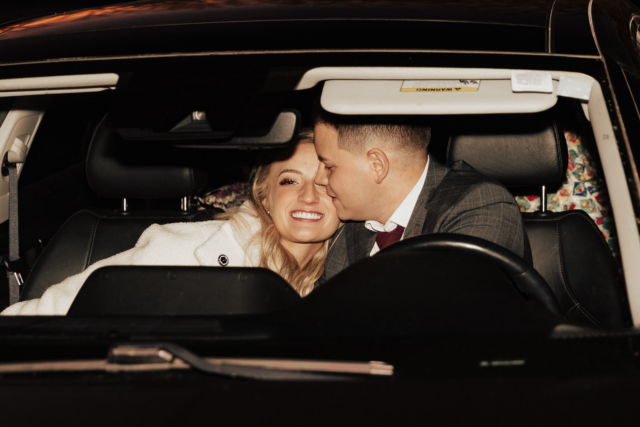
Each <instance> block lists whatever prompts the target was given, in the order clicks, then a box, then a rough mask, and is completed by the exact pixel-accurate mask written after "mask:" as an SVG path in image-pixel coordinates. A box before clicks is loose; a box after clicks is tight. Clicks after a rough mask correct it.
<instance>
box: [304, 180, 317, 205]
mask: <svg viewBox="0 0 640 427" xmlns="http://www.w3.org/2000/svg"><path fill="white" fill-rule="evenodd" d="M300 201H301V202H304V203H307V204H309V205H312V204H316V203H318V202H319V201H320V196H319V195H318V190H317V188H316V185H315V183H313V182H309V183H307V184H305V186H304V187H303V188H302V192H301V193H300Z"/></svg>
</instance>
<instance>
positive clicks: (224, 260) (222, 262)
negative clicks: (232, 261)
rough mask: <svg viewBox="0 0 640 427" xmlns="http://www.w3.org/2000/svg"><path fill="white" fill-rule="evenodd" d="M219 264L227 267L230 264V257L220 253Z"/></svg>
mask: <svg viewBox="0 0 640 427" xmlns="http://www.w3.org/2000/svg"><path fill="white" fill-rule="evenodd" d="M218 264H220V265H221V266H223V267H226V266H227V265H229V257H228V256H226V255H224V254H223V255H220V256H219V257H218Z"/></svg>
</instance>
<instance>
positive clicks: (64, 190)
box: [0, 67, 640, 329]
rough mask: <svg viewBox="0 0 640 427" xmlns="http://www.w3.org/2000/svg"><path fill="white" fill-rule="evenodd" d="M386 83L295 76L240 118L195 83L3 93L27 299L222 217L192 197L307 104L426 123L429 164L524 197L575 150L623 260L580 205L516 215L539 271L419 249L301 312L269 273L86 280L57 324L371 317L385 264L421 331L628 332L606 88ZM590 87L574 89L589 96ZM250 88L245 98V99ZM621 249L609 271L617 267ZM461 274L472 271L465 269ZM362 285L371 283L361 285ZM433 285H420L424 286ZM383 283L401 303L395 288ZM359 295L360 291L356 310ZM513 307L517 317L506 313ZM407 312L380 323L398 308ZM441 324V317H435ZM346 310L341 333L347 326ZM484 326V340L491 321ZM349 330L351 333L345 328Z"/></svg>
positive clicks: (5, 241)
mask: <svg viewBox="0 0 640 427" xmlns="http://www.w3.org/2000/svg"><path fill="white" fill-rule="evenodd" d="M394 70H395V71H394ZM397 70H398V69H384V68H382V67H379V68H375V67H373V68H372V69H371V70H369V71H368V72H367V73H363V72H361V71H362V70H357V69H354V68H348V67H345V68H344V69H340V67H334V68H326V69H322V68H315V69H312V70H308V71H306V72H305V73H304V75H303V76H302V77H301V78H299V77H296V80H297V81H298V83H297V86H296V87H295V88H294V89H293V90H286V91H285V90H273V91H272V93H267V94H266V95H264V96H262V97H261V98H260V97H259V98H258V99H257V100H256V102H255V103H254V104H252V105H251V106H250V108H246V105H245V104H242V103H241V102H240V101H238V102H235V103H233V102H231V103H226V101H228V100H229V99H231V98H233V97H234V95H233V91H232V90H229V93H227V94H224V93H223V94H220V96H219V98H217V99H215V100H214V101H213V102H212V101H211V100H207V103H203V102H200V101H201V100H202V99H204V97H203V95H202V94H201V93H202V92H205V93H206V90H204V89H202V88H201V87H199V86H198V84H197V82H196V83H194V84H190V85H189V86H190V87H191V90H190V91H188V93H180V91H175V90H174V89H175V88H168V91H167V92H166V98H167V99H166V100H163V101H162V102H159V101H158V96H157V95H154V96H147V95H148V92H145V91H150V90H151V89H154V88H153V87H151V86H149V87H144V86H140V85H138V86H136V85H135V84H134V83H135V82H134V81H130V82H129V83H130V85H129V86H127V85H126V84H125V83H123V82H122V81H118V80H117V77H118V76H116V78H114V77H113V76H108V75H96V76H94V78H93V80H92V79H91V78H90V77H87V78H86V79H85V81H83V82H82V83H81V85H82V88H78V87H70V85H73V84H72V83H69V81H68V80H67V81H63V80H64V79H58V80H56V81H55V82H54V84H52V83H51V81H48V82H44V81H42V80H38V79H42V78H31V79H29V78H25V79H12V80H24V82H22V83H20V84H14V83H15V82H14V83H11V82H9V83H11V84H13V85H11V84H9V83H7V85H5V86H3V85H2V84H0V89H2V90H4V91H5V92H6V93H4V94H2V96H3V97H2V98H0V101H2V102H1V104H0V110H2V114H1V115H0V119H2V124H1V126H0V146H3V147H4V151H3V152H4V153H6V152H8V151H11V150H15V147H16V144H18V143H16V142H15V141H20V143H21V144H22V145H21V147H24V148H23V150H24V151H25V153H27V152H28V155H27V159H26V161H25V162H24V165H18V172H19V173H20V174H21V176H20V181H19V192H18V194H19V224H20V229H19V230H20V236H19V237H20V238H19V243H20V257H21V259H22V263H23V265H22V269H21V272H22V274H23V276H24V285H23V286H22V290H21V296H20V300H21V301H24V300H30V299H34V298H39V297H41V296H42V294H43V293H44V292H45V291H46V290H47V289H48V288H49V287H50V286H52V285H54V284H57V283H59V282H61V281H62V280H64V279H65V278H67V277H69V276H71V275H74V274H77V273H80V272H82V271H83V270H85V269H86V268H87V267H88V266H89V265H91V264H93V263H95V262H97V261H99V260H102V259H105V258H108V257H110V256H112V255H115V254H117V253H119V252H122V251H125V250H127V249H129V248H131V247H133V246H134V245H135V243H136V241H137V239H138V238H139V237H140V235H141V234H142V232H143V231H144V230H145V229H146V228H147V227H148V226H150V225H151V224H154V223H158V224H167V223H173V222H195V221H207V220H211V219H213V218H214V215H215V214H216V213H221V212H222V210H220V209H218V208H215V207H213V206H207V205H205V204H203V203H202V202H198V200H199V199H198V196H199V195H202V194H203V193H205V192H211V190H213V189H217V188H220V187H222V186H224V185H229V184H233V183H236V182H246V180H247V173H248V171H249V170H250V168H251V165H252V164H253V162H254V161H255V159H256V158H257V156H259V155H260V153H261V152H263V151H264V150H269V149H272V148H277V147H281V146H284V145H287V144H289V143H291V142H292V141H293V140H294V139H295V136H296V134H297V133H298V132H299V130H300V129H302V128H304V127H309V126H310V125H311V109H312V104H313V102H314V101H315V100H316V99H320V102H321V103H322V106H323V107H324V108H325V109H327V110H328V111H331V112H334V113H338V114H412V115H424V116H425V120H428V121H429V123H430V124H431V125H432V129H433V137H432V141H431V143H430V147H429V152H430V155H431V156H433V157H434V158H436V159H437V160H438V161H439V162H441V163H445V164H452V163H453V162H456V161H460V160H462V161H465V162H467V163H468V164H470V165H471V166H472V167H473V168H475V169H477V170H478V171H480V172H481V173H483V174H484V175H486V176H489V177H491V178H494V179H496V180H498V181H499V182H500V183H502V184H503V185H505V186H506V187H507V188H508V189H509V191H510V192H511V193H512V194H513V195H514V197H520V198H524V197H537V196H542V197H543V198H545V199H546V198H552V197H554V196H555V195H557V194H558V191H559V189H560V187H561V186H562V185H563V182H564V181H565V179H566V174H567V171H568V166H569V163H570V155H569V153H568V143H567V140H566V138H565V131H571V132H573V133H575V134H578V135H580V137H581V141H582V144H583V145H584V147H585V149H586V150H587V151H588V152H589V153H590V155H591V156H592V157H593V160H594V161H593V167H595V168H597V169H598V179H600V180H601V181H602V182H604V183H606V184H603V185H605V190H608V192H609V198H610V203H609V202H606V204H610V210H608V211H607V212H608V215H613V213H615V228H617V230H618V234H617V235H616V234H615V230H614V231H612V232H611V236H613V237H614V238H617V245H618V246H617V247H616V248H613V252H612V247H610V244H609V243H608V242H607V240H606V239H605V237H604V236H603V233H602V231H601V229H600V228H599V227H598V224H596V222H595V221H594V219H593V218H592V217H591V216H590V215H589V214H588V213H587V212H586V211H585V210H583V209H582V207H581V206H575V207H573V208H571V209H566V210H565V209H550V208H547V206H546V205H544V204H543V206H542V207H541V209H540V210H538V211H536V212H523V219H524V223H525V227H526V231H527V234H528V239H529V242H530V245H531V255H532V258H533V269H532V268H530V266H528V264H526V265H523V264H522V263H521V261H522V260H514V257H515V258H518V257H516V256H515V255H513V254H510V253H508V254H505V253H504V252H508V251H500V248H497V249H496V248H491V247H490V246H483V245H482V242H480V243H478V242H474V241H473V240H470V241H467V240H465V239H464V238H461V239H460V240H459V241H458V240H455V239H453V240H451V239H449V240H442V239H440V240H438V239H431V240H429V239H423V240H424V241H423V242H422V243H421V245H422V246H416V247H411V248H409V247H405V248H404V249H402V248H401V247H400V246H398V250H397V251H395V252H394V251H393V250H391V251H383V252H381V254H380V256H376V258H378V257H380V261H379V262H378V263H372V260H363V261H361V262H359V263H357V264H355V265H353V266H351V267H349V268H348V269H347V271H345V272H343V273H342V274H340V275H339V276H338V277H336V278H334V279H332V280H331V281H329V282H327V283H326V284H324V285H323V286H322V287H320V288H319V289H317V290H316V291H314V292H313V293H312V294H311V295H310V296H308V297H306V298H300V297H299V296H298V295H297V294H296V293H295V292H294V291H293V290H292V288H291V287H290V286H288V284H287V283H286V282H285V281H284V280H283V279H282V278H280V277H279V276H278V275H277V274H275V273H273V272H271V271H269V270H266V269H259V268H253V269H251V268H236V269H232V268H213V267H180V268H177V267H173V268H172V267H171V266H165V267H131V266H122V267H115V266H114V267H107V268H103V269H100V270H97V271H96V272H95V273H94V274H93V275H92V276H91V277H90V278H89V279H88V280H87V282H86V283H85V285H84V287H83V288H82V290H81V292H80V293H79V295H78V296H77V298H76V300H75V302H74V304H73V306H72V307H71V310H70V311H69V314H68V315H69V316H76V317H82V316H109V315H118V316H135V315H143V316H149V315H153V316H157V315H160V316H162V315H171V316H193V315H213V316H217V315H246V316H255V315H263V314H264V315H267V316H271V317H270V318H271V319H276V318H277V319H281V320H282V319H291V318H292V316H293V318H295V316H298V315H300V316H302V315H304V316H307V317H308V316H311V317H313V316H320V313H321V312H322V309H321V308H320V307H322V305H323V304H330V305H331V306H332V310H333V312H334V313H342V312H340V307H349V304H351V305H353V304H357V305H358V307H362V310H364V311H365V312H366V311H367V310H371V311H372V312H375V311H376V307H378V308H379V306H380V304H383V301H384V300H385V299H386V298H388V295H389V294H388V287H389V286H390V281H391V279H390V276H388V274H387V273H385V266H386V267H388V266H389V265H391V264H393V263H397V262H402V263H403V265H405V266H407V267H406V270H407V271H406V277H405V280H404V282H406V283H403V284H402V285H398V286H399V289H404V290H403V291H402V292H400V293H399V294H398V295H399V296H397V298H400V299H406V300H411V299H412V298H411V297H409V295H415V294H416V293H424V295H425V298H426V299H431V302H430V303H429V306H430V307H431V308H432V312H433V313H431V314H428V315H427V314H425V316H433V318H436V317H435V316H437V315H440V316H442V318H444V319H447V318H450V319H453V318H455V313H458V315H459V314H460V313H462V310H471V311H472V312H475V313H477V315H478V316H479V317H483V316H485V317H486V314H482V313H486V311H487V309H488V307H495V306H496V305H509V304H511V305H512V307H511V308H501V310H503V311H504V313H507V312H508V313H510V314H508V315H507V314H505V316H506V317H505V318H503V319H502V320H501V322H502V323H506V321H505V319H507V320H508V319H512V318H515V317H513V316H516V317H517V318H518V319H521V322H524V323H526V322H529V321H534V320H535V319H536V318H545V319H546V317H545V316H547V314H548V313H553V315H555V316H561V317H562V318H563V319H564V321H565V322H567V323H570V324H575V325H579V326H583V327H590V328H605V329H609V328H612V329H615V328H624V327H630V326H633V324H634V318H635V319H637V318H640V312H637V313H635V316H634V309H633V307H634V299H633V295H634V293H635V289H638V288H640V283H639V281H640V275H635V276H634V275H633V274H634V273H633V268H632V267H631V263H630V262H625V260H631V259H633V257H634V256H635V255H636V254H637V252H638V251H640V242H639V241H638V234H637V232H635V233H624V232H623V230H629V229H635V218H633V211H632V208H631V201H630V197H629V194H628V191H627V190H626V186H625V187H624V191H622V190H620V189H621V188H622V186H623V185H624V184H625V183H624V173H623V172H622V165H621V163H620V162H621V161H620V156H619V153H618V152H617V148H616V147H615V144H614V142H615V141H613V138H611V139H609V138H610V136H611V135H614V133H613V130H611V122H610V120H609V117H608V114H607V107H606V105H605V103H604V100H603V98H602V93H601V91H599V84H598V83H597V82H595V81H593V83H590V84H593V86H592V87H591V95H590V98H589V97H587V98H586V100H585V98H579V97H578V96H576V95H561V94H560V93H559V91H560V90H561V89H562V87H560V88H559V85H560V82H561V80H563V79H565V78H567V76H566V75H561V74H562V73H555V74H554V73H551V74H552V75H553V92H552V93H536V92H514V91H513V90H512V84H511V80H510V79H511V71H510V70H497V71H496V70H473V69H460V70H459V72H458V74H455V73H453V74H451V72H450V70H449V71H442V70H440V72H441V74H442V73H443V74H442V75H445V76H448V77H447V78H449V79H452V78H453V79H468V78H474V79H479V80H480V88H481V89H480V90H479V91H477V92H466V93H446V92H445V93H438V92H436V93H430V92H425V93H423V92H412V93H411V94H410V95H411V96H410V97H409V96H406V94H405V93H403V92H402V91H401V90H398V85H399V84H400V83H401V81H403V80H404V81H406V80H422V79H442V78H443V77H441V75H439V74H437V71H434V70H430V69H427V68H425V69H414V71H413V73H414V74H412V75H407V74H406V73H407V71H404V73H405V74H402V73H401V74H398V71H397ZM492 72H493V73H494V74H492ZM394 73H395V74H394ZM447 73H448V74H447ZM496 73H497V74H496ZM565 74H567V75H569V74H572V73H565ZM570 77H571V76H570ZM573 77H575V76H573ZM121 80H122V79H121ZM591 80H593V79H592V78H590V77H588V76H583V77H582V81H583V82H584V81H589V82H591ZM27 81H30V82H28V83H29V84H30V85H31V86H28V85H27ZM0 83H2V82H1V81H0ZM56 84H57V85H58V86H57V87H56ZM565 86H566V85H565ZM52 87H53V89H51V88H52ZM205 89H206V88H205ZM245 89H246V90H249V89H252V88H246V87H245V88H244V89H243V88H241V89H240V91H242V90H245ZM252 90H253V89H252ZM25 91H29V93H28V96H25ZM120 91H122V92H123V93H122V94H120V93H119V92H120ZM267 92H268V91H267ZM198 93H200V95H197V94H198ZM189 94H196V95H193V97H192V98H190V97H189ZM274 94H275V95H274ZM469 94H471V96H469ZM414 95H415V96H414ZM462 96H467V98H463V97H462ZM240 98H242V97H240ZM140 99H144V101H140ZM408 99H410V101H407V100H408ZM469 100H471V101H469ZM230 122H232V123H233V126H231V127H229V125H228V123H230ZM36 131H37V135H36ZM32 141H33V143H32ZM611 144H613V145H611ZM616 156H617V157H616ZM3 178H4V180H3V181H2V182H1V183H0V210H1V211H2V212H5V210H6V211H8V208H7V206H8V199H9V196H10V194H9V182H8V181H9V179H8V177H7V176H6V174H5V171H3ZM621 180H622V182H621ZM605 197H606V195H605ZM200 200H201V198H200ZM604 203H605V202H603V204H604ZM433 208H434V209H435V208H436V206H433ZM522 209H523V210H525V209H524V208H522ZM630 215H631V219H630ZM0 216H1V215H0ZM0 220H4V223H3V224H1V225H0V245H3V247H8V245H9V225H8V222H9V221H8V215H5V216H4V217H2V218H0ZM629 221H633V224H632V228H630V227H629ZM400 243H402V242H400ZM393 246H394V245H392V246H391V247H390V248H389V249H391V248H393ZM405 246H406V245H405ZM494 246H495V245H494ZM474 247H477V248H478V249H477V250H476V249H473V248H474ZM464 248H467V249H464ZM468 248H471V249H468ZM401 250H404V251H408V252H409V251H410V252H411V255H407V252H401ZM465 250H469V251H470V252H468V253H465V252H464V251H465ZM618 251H619V253H620V256H619V257H614V253H617V252H618ZM0 252H2V251H0ZM400 253H402V254H403V257H404V258H403V259H402V260H400V259H399V258H398V256H399V255H398V254H400ZM487 254H489V255H487ZM385 257H386V258H385ZM482 260H487V261H488V262H486V263H485V262H482ZM461 264H464V265H465V266H466V267H468V268H465V269H463V270H465V271H460V270H461V269H460V268H459V267H460V265H461ZM367 269H368V270H367ZM434 269H435V270H438V273H437V274H435V275H434V274H433V273H432V272H433V270H434ZM426 272H429V273H426ZM360 273H362V276H364V278H360V279H357V277H359V276H358V274H360ZM427 274H429V276H430V281H428V282H424V283H423V279H422V278H424V277H425V275H427ZM3 280H4V282H3V283H0V287H1V288H2V289H1V290H0V295H3V299H2V300H3V301H2V302H3V304H2V306H3V307H6V306H7V305H8V293H7V294H6V295H5V294H3V292H8V291H6V289H8V284H7V279H6V278H3ZM332 282H333V284H332ZM393 282H394V287H395V286H396V285H395V283H396V279H393ZM503 283H511V285H503ZM513 284H515V288H516V289H517V290H518V291H519V293H520V294H521V295H519V296H515V294H514V295H512V294H509V295H502V293H504V291H501V290H499V288H500V286H510V287H512V288H513V287H514V286H513ZM358 286H366V287H367V289H369V290H370V292H368V293H367V296H366V297H365V296H362V295H360V293H359V292H358ZM435 288H437V289H435ZM385 289H386V290H385ZM418 289H420V290H419V291H418ZM523 290H524V291H523ZM549 290H550V291H549ZM434 295H437V296H434ZM549 295H550V296H549ZM518 297H522V301H519V302H515V301H516V300H517V299H518ZM376 298H377V299H376ZM394 298H396V297H394ZM324 299H327V301H326V302H323V301H324ZM418 300H419V299H418ZM461 300H464V301H461ZM531 300H533V302H532V301H531ZM405 303H406V304H409V305H411V304H418V302H415V301H414V302H410V301H405V302H403V303H402V304H405ZM402 304H400V303H398V304H396V306H395V308H388V309H389V310H402V309H403V307H404V308H405V309H406V307H407V306H403V305H402ZM527 304H529V306H530V305H531V304H533V305H536V307H538V308H539V307H541V306H544V310H546V311H545V313H542V314H541V313H540V312H536V313H538V314H535V315H532V314H531V313H532V311H531V310H534V311H535V310H537V308H536V309H531V308H525V307H529V306H528V305H527ZM391 305H393V304H391ZM316 307H318V308H316ZM366 307H368V308H366ZM383 307H386V305H383ZM416 307H417V306H416ZM454 307H455V308H454ZM314 310H315V311H314ZM446 310H449V313H448V314H443V311H446ZM348 311H350V310H348V309H346V308H345V310H344V312H345V313H342V314H336V317H340V316H342V317H340V318H341V319H344V318H345V316H347V317H349V316H354V315H353V314H346V312H348ZM309 313H312V314H309ZM313 313H315V315H314V314H313ZM527 313H528V314H527ZM509 316H512V317H509ZM527 316H528V317H527ZM536 316H538V317H536ZM525 318H527V319H526V320H524V319H525ZM531 319H534V320H531ZM282 321H284V320H282ZM485 321H486V322H487V324H491V325H494V323H495V322H498V321H499V319H498V320H496V319H485ZM353 322H354V324H361V323H362V321H359V320H357V319H355V318H354V319H353ZM452 322H453V320H452ZM374 323H375V322H374ZM445 323H446V322H445ZM454 323H455V322H454ZM465 325H466V326H465V327H469V323H466V324H465ZM370 326H371V325H369V327H370ZM362 327H363V328H364V327H365V326H362ZM390 327H391V326H389V325H388V324H385V328H390ZM398 327H400V326H398ZM403 327H405V328H406V325H405V326H403ZM434 327H435V326H434ZM460 327H461V328H462V326H460ZM501 327H506V326H504V325H503V326H501Z"/></svg>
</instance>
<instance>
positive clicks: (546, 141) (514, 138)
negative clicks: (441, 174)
mask: <svg viewBox="0 0 640 427" xmlns="http://www.w3.org/2000/svg"><path fill="white" fill-rule="evenodd" d="M452 129H453V133H452V135H451V137H450V139H449V146H448V149H447V163H449V164H450V163H453V162H455V161H458V160H464V161H465V162H467V163H468V164H469V165H471V166H472V167H473V168H474V169H476V170H477V171H479V172H480V173H482V174H484V175H487V176H490V177H492V178H495V179H497V180H498V181H500V182H501V183H502V184H504V185H505V186H507V187H537V186H542V185H547V186H549V185H553V184H557V183H559V182H561V181H562V180H563V179H564V175H565V172H566V170H567V160H568V154H567V143H566V141H565V138H564V133H563V132H562V131H561V130H560V129H559V128H558V125H557V123H556V121H555V120H554V119H553V118H552V117H551V116H550V115H549V114H548V113H539V114H527V115H524V114H509V115H491V116H489V115H483V116H465V117H460V118H457V119H456V122H455V123H454V126H452Z"/></svg>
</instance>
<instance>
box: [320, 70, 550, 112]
mask: <svg viewBox="0 0 640 427" xmlns="http://www.w3.org/2000/svg"><path fill="white" fill-rule="evenodd" d="M557 88H558V81H557V80H552V79H549V86H548V90H547V92H541V91H540V92H525V91H522V92H516V91H515V90H514V89H515V88H514V85H513V84H512V79H510V78H509V79H474V78H467V79H408V80H329V81H326V82H325V84H324V88H323V90H322V97H321V101H320V102H321V105H322V107H323V108H324V109H325V110H327V111H329V112H331V113H335V114H345V115H363V114H371V115H396V114H404V115H422V114H428V115H438V114H500V113H537V112H540V111H544V110H548V109H549V108H551V107H553V106H554V105H555V104H556V102H557V99H558V98H557V96H556V92H557Z"/></svg>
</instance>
